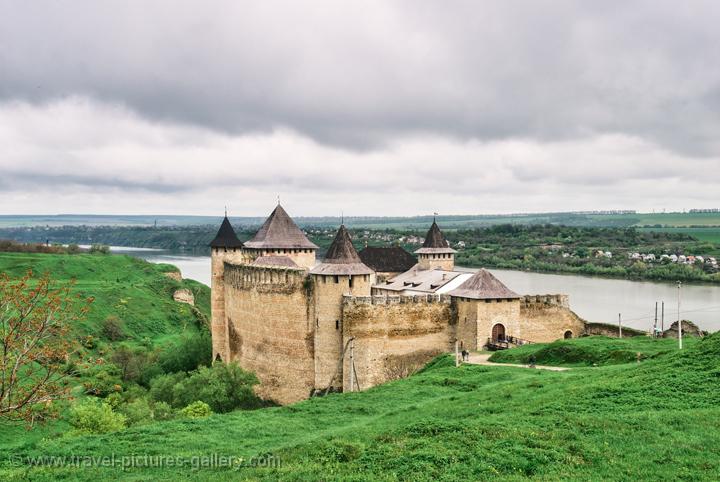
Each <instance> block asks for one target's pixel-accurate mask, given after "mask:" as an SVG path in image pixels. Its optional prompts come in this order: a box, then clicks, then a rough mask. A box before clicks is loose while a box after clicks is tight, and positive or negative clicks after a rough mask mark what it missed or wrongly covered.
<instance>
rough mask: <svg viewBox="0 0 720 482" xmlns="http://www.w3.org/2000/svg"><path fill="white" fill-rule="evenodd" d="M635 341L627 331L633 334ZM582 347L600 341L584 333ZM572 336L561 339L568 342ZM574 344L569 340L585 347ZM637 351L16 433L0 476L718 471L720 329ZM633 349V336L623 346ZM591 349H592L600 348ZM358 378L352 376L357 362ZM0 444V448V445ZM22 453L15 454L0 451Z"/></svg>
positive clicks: (519, 476) (410, 476)
mask: <svg viewBox="0 0 720 482" xmlns="http://www.w3.org/2000/svg"><path fill="white" fill-rule="evenodd" d="M635 341H637V339H632V340H629V341H628V342H627V343H628V344H630V343H634V342H635ZM583 342H584V343H587V344H589V345H591V344H594V343H599V345H598V346H599V347H603V346H605V347H607V346H608V343H607V341H606V340H603V339H588V340H584V341H583ZM577 343H579V342H574V343H573V344H577ZM584 343H580V344H579V345H578V346H584ZM666 348H667V346H665V344H663V343H659V344H658V348H652V347H651V346H649V345H648V346H646V347H645V350H646V351H647V353H648V354H651V353H654V354H655V355H656V356H651V357H649V358H648V359H646V360H644V361H642V362H641V363H635V362H633V363H629V364H622V365H610V366H604V367H599V368H573V369H571V370H569V371H566V372H549V371H542V370H530V369H523V368H512V367H488V366H473V365H464V366H462V367H460V368H455V367H454V365H453V362H452V359H451V358H450V357H447V356H446V357H441V358H439V359H437V360H435V361H434V362H433V363H432V364H431V365H429V366H428V367H427V368H426V369H425V370H423V371H422V372H421V373H419V374H416V375H415V376H413V377H411V378H409V379H405V380H400V381H396V382H393V383H389V384H386V385H383V386H379V387H376V388H374V389H371V390H368V391H366V392H361V393H352V394H335V395H330V396H327V397H325V398H315V399H311V400H308V401H305V402H301V403H298V404H295V405H292V406H288V407H278V408H269V409H262V410H257V411H252V412H234V413H231V414H227V415H214V416H211V417H209V418H206V419H202V420H185V421H173V422H167V423H155V424H152V425H147V426H143V427H138V428H131V429H128V430H126V431H124V432H121V433H118V434H109V435H100V436H84V437H76V438H64V439H63V438H60V439H58V438H55V437H48V438H46V439H44V440H37V439H36V440H28V442H27V443H26V444H24V445H22V446H20V447H16V448H15V450H13V451H12V452H11V451H9V450H7V449H6V450H5V453H2V452H0V461H5V460H8V462H5V464H4V465H2V463H3V462H0V477H3V478H4V479H5V480H12V479H23V478H32V479H33V480H57V479H64V480H107V479H111V478H112V479H127V480H178V479H185V478H192V479H193V480H219V479H222V480H240V479H253V480H256V479H263V480H277V479H285V480H316V479H318V478H321V479H325V480H486V479H490V478H496V477H501V478H503V479H504V480H524V479H541V480H559V479H571V480H638V479H642V480H717V479H718V478H720V408H718V402H720V369H719V368H718V357H720V335H717V334H716V335H712V336H709V337H706V338H705V339H703V340H699V341H697V342H696V343H695V344H694V345H693V346H692V347H690V348H688V349H685V350H683V351H682V352H679V351H672V352H665V353H662V352H664V351H665V349H666ZM628 349H630V350H631V351H637V350H638V348H637V347H636V346H635V345H632V346H628ZM600 350H601V351H602V350H603V349H602V348H600ZM360 376H362V374H360ZM0 450H2V449H0ZM10 454H15V455H17V454H21V455H22V458H20V459H12V460H15V462H13V463H11V462H10V461H9V460H11V459H8V458H7V457H6V455H10ZM78 454H81V455H92V456H96V457H100V456H108V457H110V456H113V455H114V456H115V457H121V456H123V455H131V454H134V455H141V456H144V455H148V456H151V455H152V456H172V457H185V458H190V457H193V456H208V457H209V456H211V455H212V454H216V455H232V456H242V457H245V458H246V460H249V458H250V457H253V456H258V455H260V456H263V455H264V456H268V454H269V455H272V457H275V458H276V459H277V460H280V461H281V465H280V467H274V468H266V467H243V468H240V469H239V470H238V471H234V470H229V469H227V468H222V469H217V468H216V469H212V468H204V469H203V468H200V469H197V470H193V468H192V467H191V466H190V465H187V466H184V467H177V466H172V467H165V468H163V469H160V468H141V467H134V468H133V467H128V468H126V469H125V470H121V469H120V468H118V467H115V468H108V467H91V468H81V469H79V468H72V467H65V468H60V467H38V466H33V465H32V464H31V463H30V462H28V460H29V459H28V457H37V456H43V455H44V456H50V455H52V456H72V455H78Z"/></svg>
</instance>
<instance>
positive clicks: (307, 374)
mask: <svg viewBox="0 0 720 482" xmlns="http://www.w3.org/2000/svg"><path fill="white" fill-rule="evenodd" d="M307 279H308V278H307V275H306V272H305V271H304V270H302V269H293V268H278V267H266V266H262V267H259V266H251V265H235V264H229V263H226V264H225V290H226V298H225V316H226V318H227V325H228V338H229V351H228V352H225V353H224V354H222V359H223V360H224V361H227V362H231V361H237V362H238V363H239V364H240V366H242V367H243V368H244V369H246V370H249V371H252V372H254V373H255V374H256V375H257V377H258V379H259V380H260V385H259V387H258V389H257V393H258V395H260V396H261V397H263V398H266V399H271V400H275V401H277V402H278V403H281V404H287V403H292V402H296V401H299V400H303V399H305V398H308V397H309V396H310V394H311V392H312V390H313V388H314V386H315V359H314V350H315V342H314V327H313V325H312V324H311V323H310V321H309V320H310V318H309V314H310V312H311V309H312V306H311V303H310V296H309V293H308V283H307Z"/></svg>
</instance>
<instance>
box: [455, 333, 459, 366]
mask: <svg viewBox="0 0 720 482" xmlns="http://www.w3.org/2000/svg"><path fill="white" fill-rule="evenodd" d="M458 345H459V342H458V341H457V340H455V367H456V368H457V367H459V366H460V358H458V353H459V351H458Z"/></svg>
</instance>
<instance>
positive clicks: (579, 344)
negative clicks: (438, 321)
mask: <svg viewBox="0 0 720 482" xmlns="http://www.w3.org/2000/svg"><path fill="white" fill-rule="evenodd" d="M697 342H698V338H695V337H685V339H684V345H685V347H686V348H690V347H691V346H694V345H695V343H697ZM677 347H678V342H677V340H676V339H671V338H665V339H652V338H648V337H645V336H640V337H632V338H622V339H618V338H609V337H605V336H591V337H583V338H575V339H572V340H558V341H555V342H553V343H533V344H530V345H524V346H520V347H517V348H513V349H512V350H503V351H497V352H495V353H493V355H492V356H491V357H490V361H492V362H495V363H520V364H527V363H528V362H529V361H530V357H531V356H535V363H537V364H538V365H551V366H565V367H574V366H594V365H617V364H621V363H631V362H637V359H638V354H639V357H640V360H645V359H647V358H653V357H657V356H659V355H662V354H665V353H670V352H673V351H675V350H677Z"/></svg>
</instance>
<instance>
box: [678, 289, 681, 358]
mask: <svg viewBox="0 0 720 482" xmlns="http://www.w3.org/2000/svg"><path fill="white" fill-rule="evenodd" d="M681 288H682V282H680V281H678V346H679V347H680V349H681V350H682V320H681V319H680V292H681Z"/></svg>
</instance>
